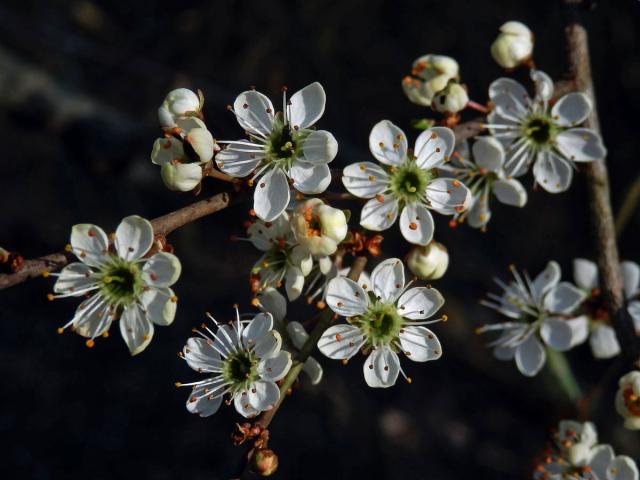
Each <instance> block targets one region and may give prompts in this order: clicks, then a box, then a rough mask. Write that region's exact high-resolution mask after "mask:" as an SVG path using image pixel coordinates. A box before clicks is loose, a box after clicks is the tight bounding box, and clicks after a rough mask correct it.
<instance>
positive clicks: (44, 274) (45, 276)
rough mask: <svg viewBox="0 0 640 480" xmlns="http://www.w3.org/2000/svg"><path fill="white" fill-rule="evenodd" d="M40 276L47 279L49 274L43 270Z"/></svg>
mask: <svg viewBox="0 0 640 480" xmlns="http://www.w3.org/2000/svg"><path fill="white" fill-rule="evenodd" d="M41 275H42V276H43V277H44V278H47V277H48V276H49V272H47V271H46V270H44V271H43V272H42V273H41Z"/></svg>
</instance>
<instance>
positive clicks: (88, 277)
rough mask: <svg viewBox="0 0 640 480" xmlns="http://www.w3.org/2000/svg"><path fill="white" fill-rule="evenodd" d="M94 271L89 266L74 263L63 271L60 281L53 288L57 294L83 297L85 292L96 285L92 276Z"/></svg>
mask: <svg viewBox="0 0 640 480" xmlns="http://www.w3.org/2000/svg"><path fill="white" fill-rule="evenodd" d="M92 274H93V270H91V268H89V266H88V265H85V264H84V263H80V262H74V263H71V264H69V265H67V266H66V267H64V268H63V269H62V271H61V272H60V276H59V277H58V280H56V283H55V285H54V286H53V291H54V292H56V293H74V292H78V293H77V295H83V294H84V290H85V289H86V288H89V287H91V286H93V285H95V284H96V279H95V278H93V276H92Z"/></svg>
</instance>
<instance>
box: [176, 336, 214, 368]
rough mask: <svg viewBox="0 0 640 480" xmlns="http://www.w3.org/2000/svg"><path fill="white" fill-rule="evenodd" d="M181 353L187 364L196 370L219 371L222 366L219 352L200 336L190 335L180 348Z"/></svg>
mask: <svg viewBox="0 0 640 480" xmlns="http://www.w3.org/2000/svg"><path fill="white" fill-rule="evenodd" d="M182 355H183V357H184V359H185V360H186V361H187V364H188V365H189V366H190V367H191V368H193V369H194V370H195V371H196V372H219V371H220V369H221V368H222V365H223V364H222V360H221V359H220V354H219V353H218V352H216V351H215V349H214V348H213V347H212V346H211V345H210V344H209V342H208V341H207V340H205V339H204V338H200V337H191V338H189V339H188V340H187V344H186V345H185V346H184V348H183V349H182Z"/></svg>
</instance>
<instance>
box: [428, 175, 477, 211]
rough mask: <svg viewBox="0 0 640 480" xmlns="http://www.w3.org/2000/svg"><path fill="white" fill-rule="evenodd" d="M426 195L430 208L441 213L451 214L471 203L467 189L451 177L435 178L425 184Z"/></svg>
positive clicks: (467, 206)
mask: <svg viewBox="0 0 640 480" xmlns="http://www.w3.org/2000/svg"><path fill="white" fill-rule="evenodd" d="M426 195H427V200H429V202H430V204H431V208H432V209H433V210H435V211H436V212H438V213H441V214H442V215H453V214H454V213H456V212H458V211H460V210H466V209H467V208H469V205H470V204H471V192H470V191H469V189H468V188H467V187H466V186H465V185H464V184H463V183H462V182H460V181H459V180H456V179H453V178H436V179H435V180H433V181H432V182H430V183H429V185H428V186H427V191H426Z"/></svg>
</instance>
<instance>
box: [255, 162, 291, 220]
mask: <svg viewBox="0 0 640 480" xmlns="http://www.w3.org/2000/svg"><path fill="white" fill-rule="evenodd" d="M288 204H289V182H287V176H286V175H285V174H284V172H283V171H282V170H281V169H280V168H272V169H271V170H269V171H268V172H267V173H265V174H264V175H263V176H262V178H260V180H258V181H257V182H256V189H255V192H254V193H253V209H254V210H255V211H256V215H257V216H258V218H260V219H262V220H264V221H265V222H271V221H272V220H275V218H276V217H278V216H279V215H280V214H281V213H282V212H284V209H285V208H287V205H288Z"/></svg>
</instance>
